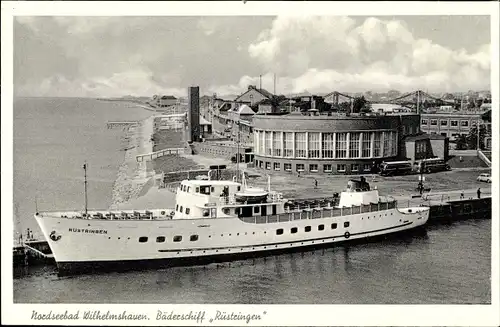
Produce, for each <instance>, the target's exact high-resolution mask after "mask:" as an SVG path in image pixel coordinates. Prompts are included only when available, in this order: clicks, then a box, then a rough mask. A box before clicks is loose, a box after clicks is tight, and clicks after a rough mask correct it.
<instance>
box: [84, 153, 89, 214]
mask: <svg viewBox="0 0 500 327" xmlns="http://www.w3.org/2000/svg"><path fill="white" fill-rule="evenodd" d="M83 172H84V178H85V180H84V182H83V184H84V186H85V217H86V216H87V211H88V208H87V161H85V163H84V164H83Z"/></svg>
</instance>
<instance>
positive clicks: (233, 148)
mask: <svg viewBox="0 0 500 327" xmlns="http://www.w3.org/2000/svg"><path fill="white" fill-rule="evenodd" d="M193 147H194V150H195V151H196V153H199V154H203V155H209V156H211V157H217V158H222V159H226V160H231V157H232V156H234V155H235V154H236V153H238V146H237V145H236V144H230V143H215V142H201V143H193ZM239 153H240V154H241V155H245V147H244V146H243V145H240V149H239Z"/></svg>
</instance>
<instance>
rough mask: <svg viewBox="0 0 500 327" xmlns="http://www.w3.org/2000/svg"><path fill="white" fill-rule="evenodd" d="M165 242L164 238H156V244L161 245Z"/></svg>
mask: <svg viewBox="0 0 500 327" xmlns="http://www.w3.org/2000/svg"><path fill="white" fill-rule="evenodd" d="M163 242H165V236H158V237H157V238H156V243H163Z"/></svg>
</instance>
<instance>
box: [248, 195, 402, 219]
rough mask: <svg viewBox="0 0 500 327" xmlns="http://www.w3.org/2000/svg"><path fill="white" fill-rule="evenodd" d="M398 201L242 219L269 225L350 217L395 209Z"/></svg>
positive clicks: (325, 207) (318, 208) (314, 209)
mask: <svg viewBox="0 0 500 327" xmlns="http://www.w3.org/2000/svg"><path fill="white" fill-rule="evenodd" d="M396 207H397V201H396V200H392V201H379V202H378V203H370V204H363V205H359V206H351V207H342V208H336V207H333V206H329V207H327V206H324V207H314V208H305V209H302V210H295V211H289V212H285V213H282V214H277V215H267V216H253V217H240V218H239V219H240V220H241V221H243V222H245V223H251V224H269V223H278V222H287V221H294V220H303V219H319V218H330V217H342V216H350V215H356V214H361V213H367V212H377V211H384V210H389V209H395V208H396Z"/></svg>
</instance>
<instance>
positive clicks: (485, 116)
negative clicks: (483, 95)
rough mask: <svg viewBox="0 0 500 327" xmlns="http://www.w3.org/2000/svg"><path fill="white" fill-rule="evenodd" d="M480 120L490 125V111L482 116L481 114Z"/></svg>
mask: <svg viewBox="0 0 500 327" xmlns="http://www.w3.org/2000/svg"><path fill="white" fill-rule="evenodd" d="M481 119H482V120H484V121H486V122H488V123H491V110H488V111H486V112H485V113H484V114H482V115H481Z"/></svg>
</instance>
